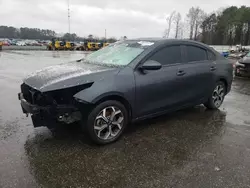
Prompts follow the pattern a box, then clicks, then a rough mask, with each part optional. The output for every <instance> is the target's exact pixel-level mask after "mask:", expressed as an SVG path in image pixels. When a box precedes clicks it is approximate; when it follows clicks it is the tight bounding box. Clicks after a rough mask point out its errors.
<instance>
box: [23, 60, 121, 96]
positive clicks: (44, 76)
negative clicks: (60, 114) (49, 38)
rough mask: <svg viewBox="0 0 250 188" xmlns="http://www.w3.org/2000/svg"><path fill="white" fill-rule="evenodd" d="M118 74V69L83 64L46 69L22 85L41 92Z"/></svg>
mask: <svg viewBox="0 0 250 188" xmlns="http://www.w3.org/2000/svg"><path fill="white" fill-rule="evenodd" d="M116 73H118V68H113V67H105V66H99V65H94V64H88V63H83V62H71V63H66V64H60V65H55V66H50V67H46V68H44V69H42V70H39V71H36V72H34V73H32V74H31V75H29V76H28V77H27V78H25V79H24V83H25V84H27V85H29V86H31V87H33V88H34V89H36V90H39V91H41V92H47V91H52V90H58V89H64V88H69V87H74V86H78V85H83V84H89V83H93V82H95V81H97V80H101V79H104V78H105V77H107V76H111V75H114V74H116Z"/></svg>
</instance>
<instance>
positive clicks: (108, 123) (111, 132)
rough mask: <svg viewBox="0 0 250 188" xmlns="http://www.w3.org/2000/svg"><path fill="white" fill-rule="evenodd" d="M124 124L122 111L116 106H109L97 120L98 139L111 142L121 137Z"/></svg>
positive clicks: (95, 127) (96, 131) (95, 128)
mask: <svg viewBox="0 0 250 188" xmlns="http://www.w3.org/2000/svg"><path fill="white" fill-rule="evenodd" d="M123 122H124V115H123V113H122V111H121V110H120V109H119V108H117V107H115V106H109V107H106V108H104V109H103V110H101V111H100V112H99V114H98V115H97V117H96V118H95V123H94V131H95V133H96V135H97V136H98V138H100V139H102V140H110V139H113V138H115V137H117V136H118V135H119V133H120V132H121V130H122V128H123V124H124V123H123Z"/></svg>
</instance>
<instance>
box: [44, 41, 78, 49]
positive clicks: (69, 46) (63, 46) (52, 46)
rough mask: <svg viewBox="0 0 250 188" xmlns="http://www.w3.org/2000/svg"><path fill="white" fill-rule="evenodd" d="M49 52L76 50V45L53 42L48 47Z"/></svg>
mask: <svg viewBox="0 0 250 188" xmlns="http://www.w3.org/2000/svg"><path fill="white" fill-rule="evenodd" d="M47 49H48V50H74V49H75V44H74V43H73V42H68V41H67V42H65V41H60V40H52V42H50V43H49V45H48V46H47Z"/></svg>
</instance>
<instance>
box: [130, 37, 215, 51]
mask: <svg viewBox="0 0 250 188" xmlns="http://www.w3.org/2000/svg"><path fill="white" fill-rule="evenodd" d="M126 41H134V42H140V41H145V42H153V43H155V44H156V45H161V44H167V43H176V42H178V43H183V44H197V45H201V46H204V47H207V48H209V49H210V48H211V47H209V46H208V45H206V44H204V43H201V42H198V41H194V40H189V39H166V38H135V39H127V40H126Z"/></svg>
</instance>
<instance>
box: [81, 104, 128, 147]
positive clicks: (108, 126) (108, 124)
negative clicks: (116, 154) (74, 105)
mask: <svg viewBox="0 0 250 188" xmlns="http://www.w3.org/2000/svg"><path fill="white" fill-rule="evenodd" d="M127 124H128V111H127V109H126V108H125V107H124V105H123V104H121V103H120V102H118V101H114V100H109V101H105V102H103V103H100V104H98V105H97V106H95V107H94V109H93V110H92V111H91V112H90V114H89V115H88V118H87V122H86V124H85V125H83V127H82V128H83V129H84V130H85V131H87V134H88V136H89V137H90V139H91V140H92V141H93V142H94V143H96V144H99V145H104V144H109V143H112V142H115V141H116V140H117V139H118V138H119V137H120V136H121V135H122V133H123V132H124V130H125V128H126V126H127ZM85 126H86V127H85Z"/></svg>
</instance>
